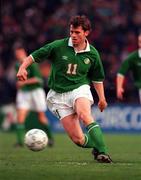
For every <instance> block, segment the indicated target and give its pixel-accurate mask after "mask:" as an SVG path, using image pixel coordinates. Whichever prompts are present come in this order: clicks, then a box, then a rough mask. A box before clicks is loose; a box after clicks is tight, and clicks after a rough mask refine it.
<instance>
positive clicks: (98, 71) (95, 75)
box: [89, 51, 105, 82]
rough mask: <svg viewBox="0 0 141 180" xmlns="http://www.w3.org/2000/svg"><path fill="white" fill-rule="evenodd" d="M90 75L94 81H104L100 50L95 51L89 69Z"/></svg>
mask: <svg viewBox="0 0 141 180" xmlns="http://www.w3.org/2000/svg"><path fill="white" fill-rule="evenodd" d="M89 77H90V80H91V81H93V82H102V81H103V80H104V78H105V74H104V69H103V65H102V62H101V58H100V55H99V53H98V51H96V53H95V57H94V62H93V64H92V66H91V68H90V71H89Z"/></svg>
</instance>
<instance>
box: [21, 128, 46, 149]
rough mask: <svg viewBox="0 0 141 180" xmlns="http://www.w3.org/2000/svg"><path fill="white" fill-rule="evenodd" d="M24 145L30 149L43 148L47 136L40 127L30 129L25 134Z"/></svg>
mask: <svg viewBox="0 0 141 180" xmlns="http://www.w3.org/2000/svg"><path fill="white" fill-rule="evenodd" d="M24 142H25V145H26V146H27V147H28V148H29V149H30V150H32V151H41V150H43V149H44V148H45V147H46V146H47V143H48V137H47V135H46V133H45V132H44V131H42V130H41V129H31V130H29V131H28V132H27V133H26V134H25V140H24Z"/></svg>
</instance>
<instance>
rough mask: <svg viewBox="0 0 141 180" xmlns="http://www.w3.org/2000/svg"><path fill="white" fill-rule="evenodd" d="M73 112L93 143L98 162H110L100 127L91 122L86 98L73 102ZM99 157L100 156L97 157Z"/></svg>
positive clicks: (88, 103) (89, 108)
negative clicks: (74, 111)
mask: <svg viewBox="0 0 141 180" xmlns="http://www.w3.org/2000/svg"><path fill="white" fill-rule="evenodd" d="M74 107H75V110H76V112H77V115H78V117H79V119H80V120H82V122H83V123H84V125H85V126H86V129H87V134H88V137H89V138H90V139H91V140H92V141H93V143H94V147H95V149H96V150H97V154H94V155H95V156H97V157H95V158H96V159H97V160H98V161H100V162H111V159H110V157H109V156H107V155H106V154H107V150H106V146H105V143H104V140H103V134H102V131H101V128H100V126H99V125H98V124H97V123H96V122H95V121H94V120H93V117H92V115H91V102H90V100H89V99H87V98H83V97H80V98H78V99H76V100H75V104H74ZM99 155H100V156H99Z"/></svg>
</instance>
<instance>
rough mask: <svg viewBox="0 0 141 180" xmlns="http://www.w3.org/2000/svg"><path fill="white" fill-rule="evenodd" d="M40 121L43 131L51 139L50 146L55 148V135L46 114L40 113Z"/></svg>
mask: <svg viewBox="0 0 141 180" xmlns="http://www.w3.org/2000/svg"><path fill="white" fill-rule="evenodd" d="M38 119H39V121H40V123H41V124H42V125H43V129H44V131H45V132H46V133H47V136H48V138H49V141H48V146H50V147H51V146H53V145H54V138H53V133H52V131H51V127H50V125H49V122H48V119H47V117H46V115H45V113H44V112H42V111H41V112H38Z"/></svg>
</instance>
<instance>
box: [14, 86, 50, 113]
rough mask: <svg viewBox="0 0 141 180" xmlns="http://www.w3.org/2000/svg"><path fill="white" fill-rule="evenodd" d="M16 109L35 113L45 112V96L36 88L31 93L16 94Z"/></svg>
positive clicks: (42, 91)
mask: <svg viewBox="0 0 141 180" xmlns="http://www.w3.org/2000/svg"><path fill="white" fill-rule="evenodd" d="M16 105H17V109H27V110H34V111H36V112H41V111H43V112H44V111H46V110H47V104H46V95H45V92H44V90H43V89H42V88H38V89H35V90H32V91H22V90H19V91H18V92H17V97H16Z"/></svg>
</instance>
